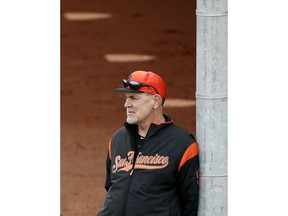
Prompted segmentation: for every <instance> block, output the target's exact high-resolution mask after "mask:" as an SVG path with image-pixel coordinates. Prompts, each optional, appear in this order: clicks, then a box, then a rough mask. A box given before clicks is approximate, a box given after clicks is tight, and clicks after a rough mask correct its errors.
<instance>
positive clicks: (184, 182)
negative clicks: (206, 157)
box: [178, 142, 199, 216]
mask: <svg viewBox="0 0 288 216" xmlns="http://www.w3.org/2000/svg"><path fill="white" fill-rule="evenodd" d="M178 171H179V182H180V185H179V189H180V190H179V191H180V197H181V203H182V216H197V212H198V199H199V182H198V171H199V156H198V145H197V143H196V142H194V143H192V144H191V145H190V146H189V147H188V148H187V150H186V151H185V153H184V155H183V157H182V159H181V162H180V165H179V169H178Z"/></svg>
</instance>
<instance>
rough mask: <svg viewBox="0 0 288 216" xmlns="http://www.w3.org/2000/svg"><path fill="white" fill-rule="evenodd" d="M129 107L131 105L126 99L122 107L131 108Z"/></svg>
mask: <svg viewBox="0 0 288 216" xmlns="http://www.w3.org/2000/svg"><path fill="white" fill-rule="evenodd" d="M131 106H132V104H131V102H130V100H129V98H127V99H126V100H125V103H124V107H125V108H127V107H131Z"/></svg>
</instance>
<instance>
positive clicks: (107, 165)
mask: <svg viewBox="0 0 288 216" xmlns="http://www.w3.org/2000/svg"><path fill="white" fill-rule="evenodd" d="M110 171H111V140H110V142H109V147H108V153H107V158H106V181H105V189H106V191H108V190H109V188H110V187H111V186H112V183H111V180H110Z"/></svg>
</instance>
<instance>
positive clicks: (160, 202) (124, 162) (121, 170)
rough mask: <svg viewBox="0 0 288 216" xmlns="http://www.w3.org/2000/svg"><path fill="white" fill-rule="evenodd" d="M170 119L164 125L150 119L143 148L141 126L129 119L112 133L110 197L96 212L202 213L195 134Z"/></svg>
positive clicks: (113, 215)
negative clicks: (199, 203) (151, 122)
mask: <svg viewBox="0 0 288 216" xmlns="http://www.w3.org/2000/svg"><path fill="white" fill-rule="evenodd" d="M165 118H166V122H165V123H163V124H161V125H155V124H151V126H150V128H149V131H148V133H147V136H146V138H145V141H144V143H143V144H142V146H141V147H137V141H136V136H137V135H138V126H137V125H131V124H128V123H125V124H124V125H125V127H123V128H120V129H119V130H118V131H117V132H116V133H115V134H114V135H113V136H112V139H111V141H110V143H109V151H108V156H107V162H106V164H107V176H106V183H105V188H106V190H107V197H106V200H105V203H104V206H103V208H102V209H101V210H100V211H99V212H98V214H97V216H188V215H189V216H196V215H197V209H198V190H199V187H198V169H199V158H198V146H197V143H196V140H195V138H194V137H193V135H191V134H189V133H187V132H186V131H185V130H184V129H182V128H180V127H178V126H176V125H175V124H173V122H172V121H171V120H170V118H169V117H168V116H165ZM135 151H136V152H138V156H137V159H136V157H133V156H134V154H135Z"/></svg>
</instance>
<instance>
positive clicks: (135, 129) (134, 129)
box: [124, 114, 173, 139]
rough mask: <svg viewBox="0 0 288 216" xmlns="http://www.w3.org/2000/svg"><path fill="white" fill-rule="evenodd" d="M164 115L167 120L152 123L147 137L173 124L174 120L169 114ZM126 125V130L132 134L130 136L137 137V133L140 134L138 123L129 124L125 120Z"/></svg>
mask: <svg viewBox="0 0 288 216" xmlns="http://www.w3.org/2000/svg"><path fill="white" fill-rule="evenodd" d="M163 116H164V118H165V122H164V123H161V124H159V125H157V124H153V123H152V124H151V125H150V127H149V129H148V133H147V135H146V139H147V138H149V137H151V136H153V135H156V134H158V133H159V132H160V131H161V130H162V129H163V128H166V127H168V126H170V125H171V124H173V120H172V119H171V118H170V116H169V115H166V114H164V115H163ZM124 126H125V128H126V130H127V131H128V133H129V134H130V136H131V137H132V138H133V139H135V137H136V135H137V134H138V125H136V124H129V123H127V122H125V123H124Z"/></svg>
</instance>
